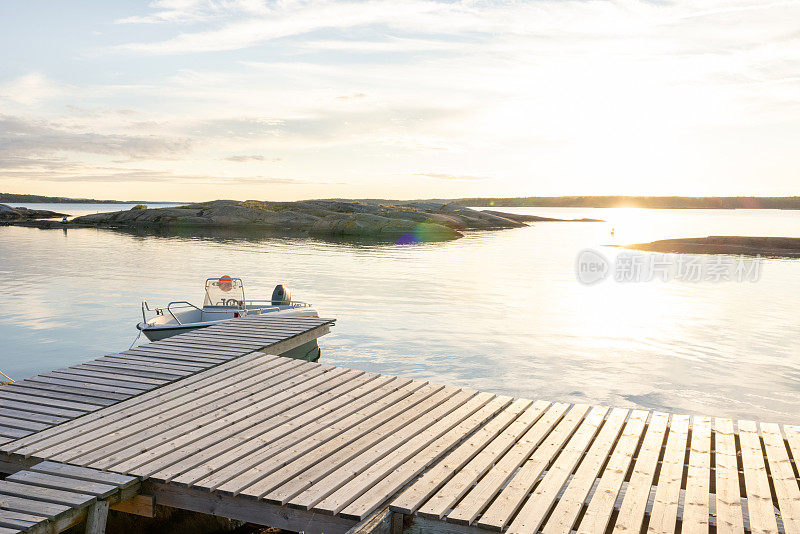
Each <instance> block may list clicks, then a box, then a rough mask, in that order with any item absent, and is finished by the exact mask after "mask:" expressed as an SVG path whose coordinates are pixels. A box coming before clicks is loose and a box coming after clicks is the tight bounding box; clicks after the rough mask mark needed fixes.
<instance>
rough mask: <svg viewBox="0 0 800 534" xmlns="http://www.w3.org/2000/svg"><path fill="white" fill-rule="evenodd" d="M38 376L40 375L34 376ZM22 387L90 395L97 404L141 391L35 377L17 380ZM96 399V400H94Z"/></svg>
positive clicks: (113, 400) (123, 398)
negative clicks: (80, 384) (57, 381)
mask: <svg viewBox="0 0 800 534" xmlns="http://www.w3.org/2000/svg"><path fill="white" fill-rule="evenodd" d="M34 378H38V377H34ZM15 385H16V386H19V387H20V388H25V389H35V390H37V391H40V392H41V391H44V392H48V393H50V392H52V393H69V394H72V395H78V396H82V397H88V398H90V400H89V401H88V402H90V403H92V404H97V403H98V402H100V401H103V402H105V401H111V402H112V403H114V402H118V401H121V400H125V399H127V398H129V397H130V396H131V395H137V394H138V393H139V391H138V390H129V392H128V393H115V392H110V391H106V390H105V389H100V388H96V387H92V388H85V387H76V386H75V385H74V383H73V385H65V384H59V383H55V382H49V383H48V382H46V381H39V380H34V379H28V380H23V381H22V382H17V384H15ZM93 401H95V402H93Z"/></svg>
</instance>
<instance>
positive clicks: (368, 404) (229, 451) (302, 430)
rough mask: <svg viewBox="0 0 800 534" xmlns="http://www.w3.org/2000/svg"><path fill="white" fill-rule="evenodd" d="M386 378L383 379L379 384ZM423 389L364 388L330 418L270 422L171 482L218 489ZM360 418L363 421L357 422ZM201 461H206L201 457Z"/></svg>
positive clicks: (403, 382)
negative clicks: (292, 449)
mask: <svg viewBox="0 0 800 534" xmlns="http://www.w3.org/2000/svg"><path fill="white" fill-rule="evenodd" d="M385 378H386V377H381V378H379V379H378V380H383V379H385ZM392 378H394V377H392ZM424 385H425V383H422V382H411V381H410V380H407V379H395V380H392V381H391V382H390V383H388V384H386V385H385V386H382V385H381V386H380V387H378V388H376V389H375V390H372V389H371V388H370V387H364V388H361V389H359V390H356V391H355V393H354V394H353V396H352V397H348V396H347V395H344V396H342V398H341V401H337V400H333V401H329V403H328V404H327V406H329V407H330V412H329V413H327V414H326V413H324V411H323V412H321V413H320V412H317V411H312V412H308V413H306V414H304V415H301V416H299V417H292V416H291V414H290V417H289V418H288V419H287V420H286V421H284V422H282V423H281V424H280V425H279V426H277V427H273V426H272V423H269V422H266V423H264V424H262V425H255V426H254V427H253V430H254V433H253V434H245V440H244V441H243V443H241V444H238V445H236V446H234V447H231V446H230V444H229V445H228V446H227V447H226V446H225V445H217V446H211V447H209V448H208V451H209V453H210V454H211V455H212V458H210V459H205V460H204V461H202V462H201V463H193V462H187V463H189V464H191V465H192V467H191V468H190V469H188V470H184V469H185V468H186V466H184V468H183V469H182V470H184V472H183V474H181V475H180V476H177V477H174V478H172V482H173V483H176V484H179V485H181V486H192V485H195V484H199V485H200V486H202V487H204V488H208V489H211V488H216V487H217V486H218V485H220V484H223V483H225V482H227V481H229V480H231V479H232V478H234V477H235V476H238V475H241V474H242V473H244V472H245V471H247V470H248V469H249V467H250V466H251V465H258V464H262V463H264V462H266V461H267V460H268V459H269V458H271V457H272V456H274V455H276V454H278V453H280V452H283V451H284V450H286V449H288V448H290V447H291V446H293V445H296V444H298V443H299V442H300V441H303V440H304V439H306V438H307V437H308V436H313V435H316V436H318V437H319V436H321V435H324V434H323V433H325V432H328V433H330V432H333V431H334V430H333V429H337V430H339V429H341V430H339V431H343V430H344V427H343V426H342V425H344V424H346V423H343V422H344V421H345V420H347V418H348V417H349V418H350V423H351V424H352V425H353V426H355V424H358V423H359V422H360V421H361V420H363V419H365V418H366V417H367V415H365V412H366V411H368V412H369V413H374V412H375V411H378V410H380V409H381V408H383V407H385V406H391V405H392V404H394V403H395V402H398V401H399V400H402V399H404V398H406V397H408V396H409V395H411V394H412V393H414V392H415V391H418V390H419V389H421V388H422V387H423V386H424ZM359 416H360V417H362V418H363V419H358V417H359ZM270 429H272V430H270ZM264 432H268V433H266V434H265V433H264ZM254 438H255V439H254ZM200 459H201V460H203V458H202V457H201V458H200ZM244 462H248V463H244ZM249 462H252V464H250V463H249ZM164 475H167V476H171V473H169V474H167V473H165V474H161V473H158V474H154V475H153V476H154V477H155V476H159V477H162V478H163V477H164Z"/></svg>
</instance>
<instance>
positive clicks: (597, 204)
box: [0, 193, 800, 210]
mask: <svg viewBox="0 0 800 534" xmlns="http://www.w3.org/2000/svg"><path fill="white" fill-rule="evenodd" d="M309 200H315V201H344V202H354V201H357V202H409V201H400V200H393V199H344V198H335V199H309ZM20 202H21V203H43V204H192V203H191V202H181V201H168V200H158V201H153V200H97V199H91V198H69V197H48V196H41V195H23V194H16V193H0V203H20ZM416 202H437V203H443V204H455V205H458V206H471V207H474V206H479V207H518V208H649V209H781V210H800V196H792V197H742V196H738V197H682V196H665V197H656V196H618V195H615V196H560V197H470V198H449V199H448V198H438V199H424V200H416Z"/></svg>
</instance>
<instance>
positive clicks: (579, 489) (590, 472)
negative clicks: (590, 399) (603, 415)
mask: <svg viewBox="0 0 800 534" xmlns="http://www.w3.org/2000/svg"><path fill="white" fill-rule="evenodd" d="M627 415H628V410H623V409H620V408H615V409H614V410H612V411H611V414H610V415H609V416H608V419H607V420H606V422H605V424H604V425H603V428H602V429H601V430H600V434H598V436H597V439H595V441H594V443H593V444H592V447H591V448H590V449H589V452H588V453H587V454H586V457H585V458H584V459H583V461H582V462H581V464H580V466H579V467H578V469H577V471H576V472H575V476H574V477H573V478H572V480H571V481H570V483H569V485H568V486H567V488H566V490H565V491H564V494H563V495H562V496H561V498H560V499H559V500H558V504H556V507H555V509H554V510H553V513H552V514H551V515H550V518H549V519H548V520H547V523H546V524H545V525H544V528H543V529H542V530H543V532H545V533H546V534H568V533H569V532H570V531H571V530H572V526H573V525H574V524H575V521H576V520H577V518H578V514H579V513H580V511H581V508H582V506H583V503H584V501H585V500H586V497H587V496H588V495H589V492H590V491H591V489H592V485H593V484H594V481H595V479H596V478H597V476H598V474H599V473H600V469H601V468H602V466H603V463H604V462H605V460H606V457H608V455H609V454H610V453H611V450H612V448H613V447H614V444H615V443H617V440H618V439H619V438H620V431H622V428H623V425H625V418H626V417H627ZM646 419H647V413H646V412H641V411H638V412H633V413H632V414H631V417H630V421H629V422H628V424H627V425H626V428H625V432H626V434H625V435H623V437H622V439H625V437H626V436H629V435H631V434H633V435H635V436H636V438H637V439H638V436H639V435H640V434H641V431H642V428H644V422H645V421H646ZM637 430H638V432H637ZM632 452H633V451H631V453H632ZM611 461H613V457H612V460H610V462H611ZM609 465H611V464H609Z"/></svg>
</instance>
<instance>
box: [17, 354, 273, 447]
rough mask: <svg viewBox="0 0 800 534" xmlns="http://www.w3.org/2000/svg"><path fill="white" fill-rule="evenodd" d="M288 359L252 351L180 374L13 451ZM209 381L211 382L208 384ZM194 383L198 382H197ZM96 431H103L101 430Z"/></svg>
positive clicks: (184, 398)
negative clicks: (158, 385) (181, 376)
mask: <svg viewBox="0 0 800 534" xmlns="http://www.w3.org/2000/svg"><path fill="white" fill-rule="evenodd" d="M288 361H289V360H288V359H286V358H284V359H281V360H278V358H275V357H273V356H263V355H253V356H246V357H243V358H241V359H237V360H234V361H231V362H227V363H226V364H224V365H221V366H218V367H214V368H212V369H209V370H207V371H203V372H202V373H198V374H197V375H193V376H191V377H187V378H184V379H183V380H181V381H179V382H172V383H171V384H169V385H166V386H164V387H162V388H159V389H156V390H153V391H149V392H147V393H144V394H141V395H139V396H137V397H133V398H131V399H128V400H126V401H122V402H120V403H118V404H115V405H113V406H110V407H108V408H106V409H104V410H101V411H99V412H95V413H93V414H89V415H86V416H84V417H82V418H80V419H78V420H75V421H70V422H69V423H68V424H66V425H64V426H61V427H59V428H58V429H57V430H56V429H50V430H45V431H43V432H40V433H38V434H36V435H35V436H31V437H29V438H25V439H23V440H20V441H19V443H15V447H16V448H15V449H14V450H13V452H15V453H16V454H20V455H23V456H26V457H27V456H30V455H31V454H33V453H37V452H39V451H42V450H44V449H46V448H49V447H53V446H56V445H58V444H61V443H64V442H66V441H68V440H70V439H73V438H76V437H85V436H86V434H87V433H88V432H91V431H93V430H97V429H98V428H101V429H102V428H103V427H105V426H106V425H108V424H109V422H111V421H117V420H119V419H120V418H121V417H130V416H132V415H135V414H140V413H143V412H147V411H148V410H150V409H152V407H154V406H162V407H164V406H166V405H167V404H169V403H173V405H174V404H176V403H177V404H180V403H184V402H192V401H194V400H196V399H197V398H199V397H202V396H204V395H208V394H210V393H212V392H215V391H218V390H220V389H222V388H223V387H224V386H220V385H219V381H224V380H225V379H226V378H227V377H228V376H233V375H238V376H239V377H240V378H241V380H242V381H244V380H247V379H248V378H250V377H252V376H255V375H257V374H258V373H259V372H260V371H261V370H262V369H263V368H262V366H278V365H284V364H285V363H287V362H288ZM209 382H212V383H211V384H209ZM198 384H202V385H201V386H198ZM186 388H190V389H191V393H190V394H187V393H186ZM100 435H105V434H104V433H101V434H100ZM92 437H94V436H92Z"/></svg>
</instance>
